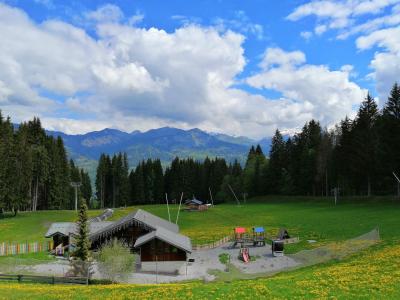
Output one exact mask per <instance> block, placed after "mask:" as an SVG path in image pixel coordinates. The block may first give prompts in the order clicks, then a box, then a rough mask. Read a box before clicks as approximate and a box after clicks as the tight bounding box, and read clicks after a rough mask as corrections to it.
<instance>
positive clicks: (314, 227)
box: [0, 201, 400, 247]
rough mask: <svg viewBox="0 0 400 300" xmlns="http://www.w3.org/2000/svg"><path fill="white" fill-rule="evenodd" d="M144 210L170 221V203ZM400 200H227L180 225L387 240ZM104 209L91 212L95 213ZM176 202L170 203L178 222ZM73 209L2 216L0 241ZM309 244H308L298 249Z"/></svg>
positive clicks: (218, 231)
mask: <svg viewBox="0 0 400 300" xmlns="http://www.w3.org/2000/svg"><path fill="white" fill-rule="evenodd" d="M142 208H144V209H146V210H148V211H150V212H152V213H155V214H157V215H159V216H161V217H163V218H166V219H168V213H167V209H166V206H165V205H149V206H143V207H142ZM134 209H135V208H133V207H130V208H127V209H117V210H116V212H115V214H114V216H113V218H112V219H118V218H120V217H121V216H123V215H126V214H127V213H129V212H130V211H132V210H134ZM399 209H400V203H397V202H389V201H386V202H384V203H377V202H372V203H361V202H358V203H357V202H352V203H347V204H341V205H338V206H336V207H335V206H334V205H332V203H331V202H326V201H317V202H312V201H308V202H304V201H301V202H297V201H286V202H281V201H273V202H268V203H260V202H254V203H247V204H245V205H242V206H236V205H232V204H224V205H218V206H215V207H214V208H213V209H211V210H209V211H206V212H181V213H180V216H179V225H180V227H181V231H182V232H183V233H184V234H187V235H189V236H190V237H191V238H192V239H193V241H194V243H207V242H211V241H214V240H216V239H218V238H221V237H223V236H225V235H228V234H231V232H232V228H233V227H235V226H245V227H247V228H249V229H250V228H251V227H252V226H265V228H266V229H267V231H268V232H269V233H270V234H271V233H272V234H275V233H276V232H277V230H278V228H279V227H287V228H288V230H289V233H290V234H292V235H298V236H300V238H301V239H302V240H303V241H304V240H306V239H314V240H317V241H318V242H319V243H317V244H313V245H320V244H321V243H325V242H328V241H334V240H335V241H336V240H343V239H347V238H351V237H354V236H357V235H360V234H362V233H365V232H367V231H369V230H371V229H373V228H375V227H377V226H379V228H380V231H381V234H382V237H383V238H384V239H392V238H398V237H400V227H399V226H397V224H398V211H399ZM99 212H100V211H90V215H91V216H93V215H96V214H98V213H99ZM176 213H177V206H172V207H171V218H172V220H173V221H175V218H176ZM75 218H76V214H75V213H74V212H73V211H41V212H35V213H20V214H18V216H17V217H16V218H5V219H0V242H2V241H8V242H24V241H26V240H29V241H38V240H44V237H43V236H44V234H45V232H46V230H47V228H48V226H49V225H50V224H51V223H52V222H57V221H58V222H61V221H73V220H74V219H75ZM303 246H307V245H306V243H304V244H300V245H299V247H303Z"/></svg>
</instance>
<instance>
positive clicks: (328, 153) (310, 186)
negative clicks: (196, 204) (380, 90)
mask: <svg viewBox="0 0 400 300" xmlns="http://www.w3.org/2000/svg"><path fill="white" fill-rule="evenodd" d="M393 172H394V173H395V174H397V175H399V173H400V87H399V85H398V84H394V85H393V87H392V90H391V92H390V95H389V97H388V100H387V102H386V103H385V104H384V106H383V108H382V109H378V105H377V103H376V101H375V100H374V99H373V98H372V97H371V96H370V95H369V94H368V95H367V97H366V99H365V100H364V101H363V102H362V103H361V105H360V107H359V109H358V112H357V115H356V116H355V118H354V119H350V118H348V117H346V118H345V119H343V120H342V121H341V122H340V123H339V124H337V125H336V126H335V127H334V128H333V129H331V130H327V129H326V128H325V129H324V128H322V127H321V125H320V124H319V122H317V121H315V120H311V121H309V122H307V123H306V124H305V125H304V127H303V128H302V130H301V131H300V132H299V133H297V134H295V135H294V136H292V137H288V138H284V137H283V136H282V134H281V133H280V131H279V130H277V131H276V132H275V135H274V137H273V139H272V145H271V149H270V153H269V159H268V160H266V158H265V156H264V155H263V154H262V152H261V149H258V150H257V149H254V148H252V149H251V150H250V153H249V159H248V162H247V164H246V168H245V171H244V176H242V177H243V178H242V181H243V188H244V189H245V190H246V191H247V192H248V193H249V195H250V196H258V195H265V194H285V195H287V194H289V195H290V194H291V195H310V196H328V195H331V194H332V192H333V191H334V189H336V191H338V192H339V193H340V194H341V195H348V196H353V195H361V196H371V195H372V194H374V195H390V194H391V195H393V194H396V193H397V194H398V195H399V196H400V190H399V184H398V182H397V181H396V179H395V177H394V175H393ZM230 180H239V179H237V178H236V177H235V178H233V179H230Z"/></svg>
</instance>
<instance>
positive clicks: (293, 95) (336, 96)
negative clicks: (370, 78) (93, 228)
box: [247, 48, 366, 125]
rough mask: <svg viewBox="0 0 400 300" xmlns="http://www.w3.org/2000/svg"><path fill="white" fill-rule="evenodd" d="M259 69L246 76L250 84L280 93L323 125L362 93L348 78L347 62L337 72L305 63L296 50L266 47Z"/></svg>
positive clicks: (344, 111) (345, 111) (348, 108)
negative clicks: (261, 69)
mask: <svg viewBox="0 0 400 300" xmlns="http://www.w3.org/2000/svg"><path fill="white" fill-rule="evenodd" d="M276 53H278V55H276ZM263 68H264V70H263V71H262V72H261V73H259V74H257V75H254V76H252V77H250V78H248V80H247V82H248V83H249V84H250V85H251V86H253V87H256V88H260V89H272V90H275V91H279V92H281V93H282V94H283V96H284V97H286V98H288V99H292V100H293V101H295V102H296V103H299V104H301V105H300V111H303V112H308V113H309V115H310V116H312V117H314V118H317V119H319V120H321V121H322V123H323V124H325V125H332V124H333V123H335V122H337V121H338V120H340V119H341V118H343V116H344V115H346V114H349V113H350V112H351V111H352V107H353V105H354V104H358V103H360V102H361V101H362V99H363V98H364V96H365V94H366V91H365V90H362V89H361V88H360V87H359V86H358V85H357V84H355V83H353V82H351V81H350V79H349V72H350V71H351V70H352V69H351V68H350V67H349V66H348V65H346V66H343V67H342V70H340V71H331V70H329V68H328V67H326V66H318V65H309V64H305V55H304V54H303V53H301V52H299V51H294V52H285V51H283V50H282V49H277V48H272V49H267V51H266V53H265V57H264V60H263Z"/></svg>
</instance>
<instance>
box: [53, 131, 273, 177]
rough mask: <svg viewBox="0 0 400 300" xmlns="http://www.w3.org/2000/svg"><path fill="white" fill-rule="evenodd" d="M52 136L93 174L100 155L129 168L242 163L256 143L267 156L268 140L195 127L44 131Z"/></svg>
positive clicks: (79, 164) (79, 163)
mask: <svg viewBox="0 0 400 300" xmlns="http://www.w3.org/2000/svg"><path fill="white" fill-rule="evenodd" d="M46 132H47V134H49V135H52V136H61V137H62V139H63V140H64V144H65V146H66V148H67V151H68V155H69V157H70V158H72V159H74V160H75V162H76V164H77V165H78V166H80V167H83V168H85V169H87V170H88V171H89V172H90V173H91V175H93V174H94V172H95V168H96V165H97V160H98V158H99V157H100V155H101V153H106V154H110V155H112V154H114V153H117V152H126V153H127V155H128V160H129V165H130V166H131V167H134V166H136V165H137V164H138V163H139V162H140V161H141V160H143V159H148V158H153V159H154V158H159V159H160V160H161V162H162V164H163V165H166V164H168V163H169V162H171V161H172V160H173V159H174V158H175V157H176V156H179V157H180V158H186V157H193V158H195V159H199V160H202V159H204V158H206V157H207V156H208V157H223V158H225V159H226V160H227V161H228V162H231V161H234V160H235V159H237V160H238V161H239V162H241V163H244V161H245V159H246V156H247V153H248V151H249V148H250V147H251V145H256V144H260V145H261V147H262V149H263V151H264V153H265V154H268V152H269V149H270V145H271V139H270V138H264V139H262V140H253V139H250V138H247V137H242V136H240V137H234V136H230V135H226V134H219V133H208V132H205V131H202V130H200V129H198V128H194V129H190V130H183V129H178V128H171V127H162V128H158V129H152V130H149V131H146V132H141V131H133V132H131V133H127V132H123V131H120V130H117V129H109V128H106V129H103V130H101V131H93V132H88V133H86V134H78V135H70V134H65V133H63V132H59V131H49V130H47V131H46Z"/></svg>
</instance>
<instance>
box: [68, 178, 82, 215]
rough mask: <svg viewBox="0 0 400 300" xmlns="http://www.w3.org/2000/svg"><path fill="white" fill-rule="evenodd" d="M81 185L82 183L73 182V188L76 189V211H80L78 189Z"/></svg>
mask: <svg viewBox="0 0 400 300" xmlns="http://www.w3.org/2000/svg"><path fill="white" fill-rule="evenodd" d="M81 185H82V183H80V182H71V186H72V187H73V188H74V189H75V211H78V188H79V187H80V186H81Z"/></svg>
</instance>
